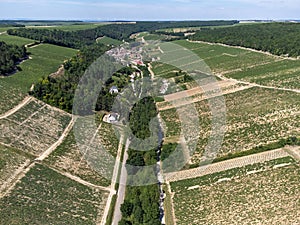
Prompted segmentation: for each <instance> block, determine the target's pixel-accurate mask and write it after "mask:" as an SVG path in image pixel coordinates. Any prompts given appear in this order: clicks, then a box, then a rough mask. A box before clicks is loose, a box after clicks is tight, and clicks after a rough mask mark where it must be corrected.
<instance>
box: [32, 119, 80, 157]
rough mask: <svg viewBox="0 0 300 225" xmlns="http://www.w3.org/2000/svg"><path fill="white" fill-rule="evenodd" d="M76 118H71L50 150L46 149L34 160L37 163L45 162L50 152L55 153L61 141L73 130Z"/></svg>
mask: <svg viewBox="0 0 300 225" xmlns="http://www.w3.org/2000/svg"><path fill="white" fill-rule="evenodd" d="M76 119H77V117H75V116H73V117H72V119H71V121H70V123H69V125H68V126H67V127H66V129H65V130H64V132H63V133H62V135H61V136H60V138H59V139H58V141H57V142H55V143H54V144H53V145H52V146H51V147H50V148H48V149H47V150H46V151H45V152H44V153H42V154H41V155H40V156H39V157H38V158H37V159H36V160H38V161H43V160H45V159H46V158H47V157H48V156H49V155H50V154H51V153H52V152H54V151H55V149H56V148H57V147H58V146H59V145H61V143H62V142H63V140H64V139H65V138H66V137H67V136H68V134H69V133H70V131H71V129H72V128H73V126H74V124H75V122H76Z"/></svg>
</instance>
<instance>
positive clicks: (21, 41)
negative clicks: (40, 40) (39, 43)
mask: <svg viewBox="0 0 300 225" xmlns="http://www.w3.org/2000/svg"><path fill="white" fill-rule="evenodd" d="M0 41H4V42H5V43H7V44H11V45H27V44H30V43H33V42H35V41H34V40H31V39H28V38H23V37H18V36H12V35H7V34H2V35H0Z"/></svg>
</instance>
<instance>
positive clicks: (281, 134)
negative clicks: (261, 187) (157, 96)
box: [160, 87, 300, 164]
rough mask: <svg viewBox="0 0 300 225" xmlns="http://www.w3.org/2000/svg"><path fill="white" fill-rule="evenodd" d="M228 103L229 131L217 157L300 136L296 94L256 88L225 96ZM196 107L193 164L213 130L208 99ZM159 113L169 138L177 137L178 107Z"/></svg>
mask: <svg viewBox="0 0 300 225" xmlns="http://www.w3.org/2000/svg"><path fill="white" fill-rule="evenodd" d="M257 99H260V101H257ZM225 102H226V110H227V116H226V117H227V118H226V120H227V122H226V123H227V125H226V133H225V137H224V141H223V144H222V146H221V149H220V151H219V152H218V156H222V155H226V154H229V153H233V152H240V151H246V150H248V149H252V148H254V147H256V146H258V145H264V144H268V143H270V142H275V141H278V140H279V139H280V138H287V137H289V136H292V135H295V136H297V135H299V129H298V128H299V125H300V124H299V121H300V120H299V116H300V115H299V110H300V108H299V107H300V105H299V94H297V93H292V92H286V91H279V90H269V89H263V88H256V87H254V88H250V89H247V90H243V91H239V92H236V93H231V94H228V95H225ZM195 107H196V109H197V111H198V116H199V127H200V129H199V130H200V134H199V137H200V138H199V140H198V146H197V150H196V152H195V154H194V155H193V157H192V162H191V163H192V164H194V163H199V162H200V160H201V157H202V154H203V152H204V148H205V146H206V145H207V142H208V139H209V137H210V136H209V135H210V129H211V125H210V124H211V118H210V117H211V112H210V108H209V105H208V102H207V101H206V100H204V101H200V102H197V103H195ZM160 114H161V116H162V119H163V120H164V121H165V124H166V129H167V132H166V138H167V140H168V138H171V139H174V137H178V136H179V134H180V131H181V129H180V126H181V125H180V120H179V117H178V116H177V113H176V110H175V109H168V110H165V111H162V112H161V113H160Z"/></svg>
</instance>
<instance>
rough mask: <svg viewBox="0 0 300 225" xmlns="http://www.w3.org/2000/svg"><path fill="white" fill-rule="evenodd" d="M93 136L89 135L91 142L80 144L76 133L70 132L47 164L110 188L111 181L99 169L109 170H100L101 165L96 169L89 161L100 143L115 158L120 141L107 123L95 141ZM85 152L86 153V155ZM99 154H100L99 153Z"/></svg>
mask: <svg viewBox="0 0 300 225" xmlns="http://www.w3.org/2000/svg"><path fill="white" fill-rule="evenodd" d="M80 132H81V131H80ZM82 132H89V131H88V128H85V130H82ZM93 136H94V134H91V135H89V137H90V138H91V139H90V140H85V141H84V143H80V140H78V139H76V138H75V136H74V132H70V134H69V135H68V136H67V138H66V139H65V140H64V142H63V143H62V144H61V145H60V146H59V147H58V148H57V149H56V150H55V151H54V152H53V153H52V154H51V155H50V156H49V157H48V158H47V159H46V162H47V163H48V164H49V165H52V166H54V167H55V168H57V169H60V170H63V171H66V172H68V173H71V174H72V175H76V176H78V177H80V178H82V179H84V180H86V181H88V182H90V183H93V184H95V185H100V186H109V185H110V180H107V179H106V178H104V177H103V176H101V174H100V173H99V169H100V170H101V169H109V168H105V167H104V168H99V167H101V165H99V167H98V166H97V167H96V169H95V167H93V165H90V164H89V162H88V161H87V159H89V157H90V155H91V154H92V153H93V152H96V153H97V151H98V150H99V143H101V144H102V145H103V146H104V147H105V148H106V149H107V150H108V152H109V153H110V154H112V155H113V156H114V157H115V156H116V154H117V150H118V142H119V141H118V139H117V138H116V137H115V134H114V131H113V130H112V127H111V125H110V124H107V123H101V125H100V128H99V131H98V133H97V135H96V137H94V139H93ZM84 151H86V152H85V154H84ZM98 154H100V153H99V152H98ZM99 164H100V163H99ZM103 166H105V165H103Z"/></svg>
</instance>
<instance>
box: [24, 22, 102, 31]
mask: <svg viewBox="0 0 300 225" xmlns="http://www.w3.org/2000/svg"><path fill="white" fill-rule="evenodd" d="M103 25H105V23H88V24H73V25H72V24H71V25H53V26H27V28H34V29H48V30H54V29H57V30H63V31H78V30H88V29H93V28H96V27H99V26H103Z"/></svg>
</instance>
